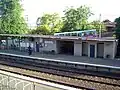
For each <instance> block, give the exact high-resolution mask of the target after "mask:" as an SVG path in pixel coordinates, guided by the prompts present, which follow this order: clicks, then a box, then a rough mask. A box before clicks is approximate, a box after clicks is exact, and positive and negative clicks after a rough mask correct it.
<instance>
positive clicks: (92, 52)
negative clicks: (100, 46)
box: [90, 45, 95, 57]
mask: <svg viewBox="0 0 120 90" xmlns="http://www.w3.org/2000/svg"><path fill="white" fill-rule="evenodd" d="M90 57H95V45H90Z"/></svg>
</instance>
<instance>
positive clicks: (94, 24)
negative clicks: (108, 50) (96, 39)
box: [90, 20, 106, 33]
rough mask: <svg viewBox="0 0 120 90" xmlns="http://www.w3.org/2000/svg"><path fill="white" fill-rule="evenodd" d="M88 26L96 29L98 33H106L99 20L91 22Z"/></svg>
mask: <svg viewBox="0 0 120 90" xmlns="http://www.w3.org/2000/svg"><path fill="white" fill-rule="evenodd" d="M90 24H91V25H92V29H96V30H97V32H98V33H99V30H100V29H101V31H102V32H104V31H106V28H105V25H104V23H103V22H100V21H99V20H95V21H92V22H91V23H90Z"/></svg>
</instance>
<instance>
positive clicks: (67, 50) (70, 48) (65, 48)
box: [57, 41, 74, 55]
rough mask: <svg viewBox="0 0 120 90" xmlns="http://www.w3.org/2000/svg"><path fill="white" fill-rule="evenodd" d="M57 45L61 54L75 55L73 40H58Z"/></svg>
mask: <svg viewBox="0 0 120 90" xmlns="http://www.w3.org/2000/svg"><path fill="white" fill-rule="evenodd" d="M57 47H58V53H59V54H66V55H74V42H73V41H58V45H57Z"/></svg>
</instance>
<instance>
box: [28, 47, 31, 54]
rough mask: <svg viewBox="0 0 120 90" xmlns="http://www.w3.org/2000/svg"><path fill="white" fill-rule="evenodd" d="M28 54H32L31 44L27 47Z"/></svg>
mask: <svg viewBox="0 0 120 90" xmlns="http://www.w3.org/2000/svg"><path fill="white" fill-rule="evenodd" d="M28 54H29V55H31V54H32V48H31V46H29V47H28Z"/></svg>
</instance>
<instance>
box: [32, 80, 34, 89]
mask: <svg viewBox="0 0 120 90" xmlns="http://www.w3.org/2000/svg"><path fill="white" fill-rule="evenodd" d="M32 90H35V84H34V82H33V88H32Z"/></svg>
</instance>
